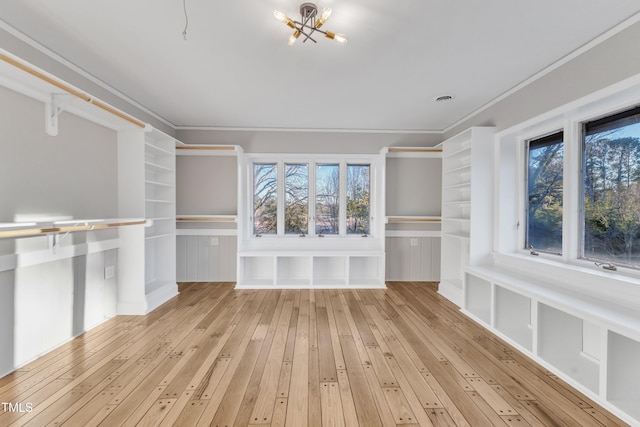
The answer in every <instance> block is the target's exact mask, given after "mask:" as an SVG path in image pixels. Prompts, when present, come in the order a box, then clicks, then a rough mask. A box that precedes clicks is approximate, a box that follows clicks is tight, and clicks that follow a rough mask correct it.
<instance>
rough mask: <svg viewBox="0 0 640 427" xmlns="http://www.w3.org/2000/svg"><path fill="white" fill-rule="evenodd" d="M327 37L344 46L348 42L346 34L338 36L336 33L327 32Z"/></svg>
mask: <svg viewBox="0 0 640 427" xmlns="http://www.w3.org/2000/svg"><path fill="white" fill-rule="evenodd" d="M325 37H326V38H328V39H331V40H335V41H337V42H339V43H342V44H346V43H347V41H348V40H347V37H346V36H345V35H344V34H336V33H332V32H331V31H327V32H326V33H325Z"/></svg>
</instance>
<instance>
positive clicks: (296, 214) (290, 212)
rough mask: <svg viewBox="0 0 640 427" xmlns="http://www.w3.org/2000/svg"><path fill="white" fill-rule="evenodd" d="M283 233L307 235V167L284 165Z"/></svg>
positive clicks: (303, 165) (302, 165) (304, 165)
mask: <svg viewBox="0 0 640 427" xmlns="http://www.w3.org/2000/svg"><path fill="white" fill-rule="evenodd" d="M284 168H285V179H284V183H285V202H286V206H285V211H284V232H285V233H287V234H291V233H296V234H301V233H303V234H307V233H308V231H309V227H308V226H309V166H307V165H306V164H285V167H284Z"/></svg>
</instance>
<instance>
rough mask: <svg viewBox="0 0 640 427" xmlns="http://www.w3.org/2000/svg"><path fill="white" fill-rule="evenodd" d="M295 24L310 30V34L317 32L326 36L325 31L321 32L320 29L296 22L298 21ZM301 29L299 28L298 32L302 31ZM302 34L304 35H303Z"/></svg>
mask: <svg viewBox="0 0 640 427" xmlns="http://www.w3.org/2000/svg"><path fill="white" fill-rule="evenodd" d="M296 24H298V25H300V26H301V27H302V28H308V29H310V30H311V33H313V32H314V31H317V32H319V33H322V34H327V32H326V31H323V30H321V29H320V28H316V27H312V26H310V25H305V24H303V23H302V22H298V21H296ZM302 28H300V31H302ZM311 33H309V34H311ZM303 34H304V33H303Z"/></svg>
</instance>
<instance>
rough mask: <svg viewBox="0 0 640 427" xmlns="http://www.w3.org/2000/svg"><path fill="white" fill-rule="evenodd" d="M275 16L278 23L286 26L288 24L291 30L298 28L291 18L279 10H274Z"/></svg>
mask: <svg viewBox="0 0 640 427" xmlns="http://www.w3.org/2000/svg"><path fill="white" fill-rule="evenodd" d="M273 16H275V17H276V19H277V20H278V21H282V22H284V23H285V24H287V26H289V27H291V28H296V24H295V22H293V20H292V19H291V18H289V17H288V16H287V15H285V14H284V13H282V12H280V11H279V10H274V11H273Z"/></svg>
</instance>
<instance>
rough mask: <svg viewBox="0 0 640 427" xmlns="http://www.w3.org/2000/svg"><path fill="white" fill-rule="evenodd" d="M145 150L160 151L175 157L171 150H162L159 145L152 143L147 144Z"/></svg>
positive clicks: (147, 142)
mask: <svg viewBox="0 0 640 427" xmlns="http://www.w3.org/2000/svg"><path fill="white" fill-rule="evenodd" d="M145 148H147V149H149V150H150V151H159V152H160V153H162V154H166V155H169V156H173V155H174V153H173V151H172V150H169V149H166V148H162V147H158V146H157V145H155V144H153V143H151V142H149V141H146V142H145Z"/></svg>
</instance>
